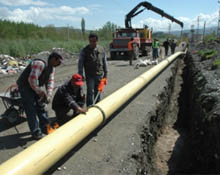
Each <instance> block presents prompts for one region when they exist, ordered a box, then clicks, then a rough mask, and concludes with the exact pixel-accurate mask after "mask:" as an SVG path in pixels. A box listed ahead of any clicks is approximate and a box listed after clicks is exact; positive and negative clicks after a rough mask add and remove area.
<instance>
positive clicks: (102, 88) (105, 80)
mask: <svg viewBox="0 0 220 175" xmlns="http://www.w3.org/2000/svg"><path fill="white" fill-rule="evenodd" d="M106 84H107V78H102V79H101V80H100V83H99V87H98V91H99V92H102V91H103V90H104V86H105V85H106Z"/></svg>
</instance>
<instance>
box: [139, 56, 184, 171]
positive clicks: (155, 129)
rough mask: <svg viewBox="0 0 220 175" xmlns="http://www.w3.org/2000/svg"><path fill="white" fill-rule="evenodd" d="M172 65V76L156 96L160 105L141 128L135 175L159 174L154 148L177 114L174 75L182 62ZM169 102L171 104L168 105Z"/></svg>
mask: <svg viewBox="0 0 220 175" xmlns="http://www.w3.org/2000/svg"><path fill="white" fill-rule="evenodd" d="M174 64H175V66H173V67H172V68H171V70H172V76H170V77H169V78H168V79H167V85H166V87H165V88H164V91H163V92H161V94H159V95H158V100H159V102H160V103H158V105H157V107H156V110H155V111H152V112H150V113H149V114H148V115H147V118H148V120H147V121H146V123H145V125H144V126H143V130H142V133H141V141H142V152H141V153H140V154H139V155H138V156H137V158H136V161H137V164H138V169H137V175H145V174H151V175H152V174H158V173H159V172H158V171H157V170H156V168H155V165H154V157H155V153H154V146H155V143H156V141H157V139H158V137H159V136H160V135H161V133H162V131H163V129H164V128H165V127H166V126H167V125H170V124H171V123H173V122H175V120H176V118H175V117H176V116H177V113H178V110H177V109H178V107H177V106H176V105H178V104H177V102H176V101H177V99H173V98H175V97H176V96H173V95H172V94H173V92H174V88H175V81H176V75H177V72H178V69H179V67H181V66H179V65H180V64H182V60H180V59H177V61H176V62H175V63H174ZM171 101H172V104H171V103H170V102H171ZM171 111H172V112H171ZM174 111H175V112H174ZM167 114H169V115H167Z"/></svg>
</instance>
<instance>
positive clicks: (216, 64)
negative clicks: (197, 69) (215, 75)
mask: <svg viewBox="0 0 220 175" xmlns="http://www.w3.org/2000/svg"><path fill="white" fill-rule="evenodd" d="M213 66H220V59H219V58H218V59H216V60H215V61H214V62H213Z"/></svg>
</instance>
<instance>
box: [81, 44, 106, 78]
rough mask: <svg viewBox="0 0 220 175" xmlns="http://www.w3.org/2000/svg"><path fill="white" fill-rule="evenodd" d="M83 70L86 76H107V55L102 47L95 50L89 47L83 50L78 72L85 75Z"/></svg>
mask: <svg viewBox="0 0 220 175" xmlns="http://www.w3.org/2000/svg"><path fill="white" fill-rule="evenodd" d="M83 68H84V70H85V75H86V76H87V75H88V76H96V75H104V77H106V76H107V61H106V55H105V52H104V49H103V48H102V47H101V46H97V47H96V48H95V49H93V48H90V46H89V45H87V46H86V47H84V48H83V49H82V51H81V53H80V57H79V63H78V71H79V74H80V75H83Z"/></svg>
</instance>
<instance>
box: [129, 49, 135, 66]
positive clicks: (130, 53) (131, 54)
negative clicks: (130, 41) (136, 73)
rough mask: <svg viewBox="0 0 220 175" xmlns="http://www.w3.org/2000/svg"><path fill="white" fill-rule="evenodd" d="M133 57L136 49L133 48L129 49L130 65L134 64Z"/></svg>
mask: <svg viewBox="0 0 220 175" xmlns="http://www.w3.org/2000/svg"><path fill="white" fill-rule="evenodd" d="M133 59H134V51H133V50H131V51H129V65H130V66H131V65H132V61H133Z"/></svg>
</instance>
